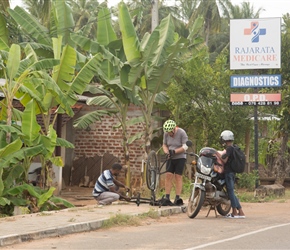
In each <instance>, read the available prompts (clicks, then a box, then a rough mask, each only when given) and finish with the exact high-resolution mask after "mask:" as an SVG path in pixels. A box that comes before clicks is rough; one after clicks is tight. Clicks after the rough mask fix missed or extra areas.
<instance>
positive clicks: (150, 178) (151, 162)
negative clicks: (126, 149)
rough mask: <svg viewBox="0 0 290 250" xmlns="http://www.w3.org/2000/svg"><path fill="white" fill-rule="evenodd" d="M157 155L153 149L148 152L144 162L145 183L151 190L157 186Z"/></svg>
mask: <svg viewBox="0 0 290 250" xmlns="http://www.w3.org/2000/svg"><path fill="white" fill-rule="evenodd" d="M157 164H158V162H157V155H156V152H155V151H154V150H152V151H151V152H150V153H149V154H148V158H147V162H146V184H147V187H148V189H150V190H151V191H154V190H156V188H157V170H158V165H157Z"/></svg>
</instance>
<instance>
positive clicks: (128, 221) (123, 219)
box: [102, 209, 160, 228]
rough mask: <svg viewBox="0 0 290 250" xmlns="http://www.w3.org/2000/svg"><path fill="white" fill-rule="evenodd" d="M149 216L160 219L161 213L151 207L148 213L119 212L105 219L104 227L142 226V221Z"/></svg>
mask: <svg viewBox="0 0 290 250" xmlns="http://www.w3.org/2000/svg"><path fill="white" fill-rule="evenodd" d="M147 218H152V219H159V218H160V215H159V214H158V212H157V211H155V210H153V209H150V210H149V212H147V213H143V214H140V215H137V216H132V215H126V214H119V213H117V214H116V215H114V216H112V217H111V218H110V219H109V220H106V221H104V223H103V225H102V227H103V228H110V227H114V226H140V225H141V221H142V220H144V219H147Z"/></svg>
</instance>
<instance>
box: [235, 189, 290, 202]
mask: <svg viewBox="0 0 290 250" xmlns="http://www.w3.org/2000/svg"><path fill="white" fill-rule="evenodd" d="M235 193H236V195H237V197H238V198H239V200H240V201H241V202H250V203H255V202H273V201H275V202H279V203H285V202H287V200H289V199H290V190H289V189H286V188H285V195H284V196H283V197H277V196H275V195H270V196H266V197H265V198H260V197H255V196H254V191H248V190H247V189H242V188H240V189H236V190H235Z"/></svg>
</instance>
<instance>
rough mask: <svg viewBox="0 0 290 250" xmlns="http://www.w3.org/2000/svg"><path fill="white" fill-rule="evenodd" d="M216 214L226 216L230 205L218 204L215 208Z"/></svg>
mask: <svg viewBox="0 0 290 250" xmlns="http://www.w3.org/2000/svg"><path fill="white" fill-rule="evenodd" d="M216 210H217V211H218V213H219V214H220V215H222V216H226V215H227V214H228V213H229V212H230V210H231V203H229V204H219V205H217V207H216Z"/></svg>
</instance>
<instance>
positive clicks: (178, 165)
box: [166, 158, 186, 175]
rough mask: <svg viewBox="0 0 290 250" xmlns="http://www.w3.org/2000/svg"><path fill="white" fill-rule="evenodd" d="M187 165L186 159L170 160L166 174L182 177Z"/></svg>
mask: <svg viewBox="0 0 290 250" xmlns="http://www.w3.org/2000/svg"><path fill="white" fill-rule="evenodd" d="M185 163H186V159H184V158H180V159H169V160H168V161H167V163H166V172H169V173H172V174H179V175H182V174H183V170H184V167H185Z"/></svg>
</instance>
